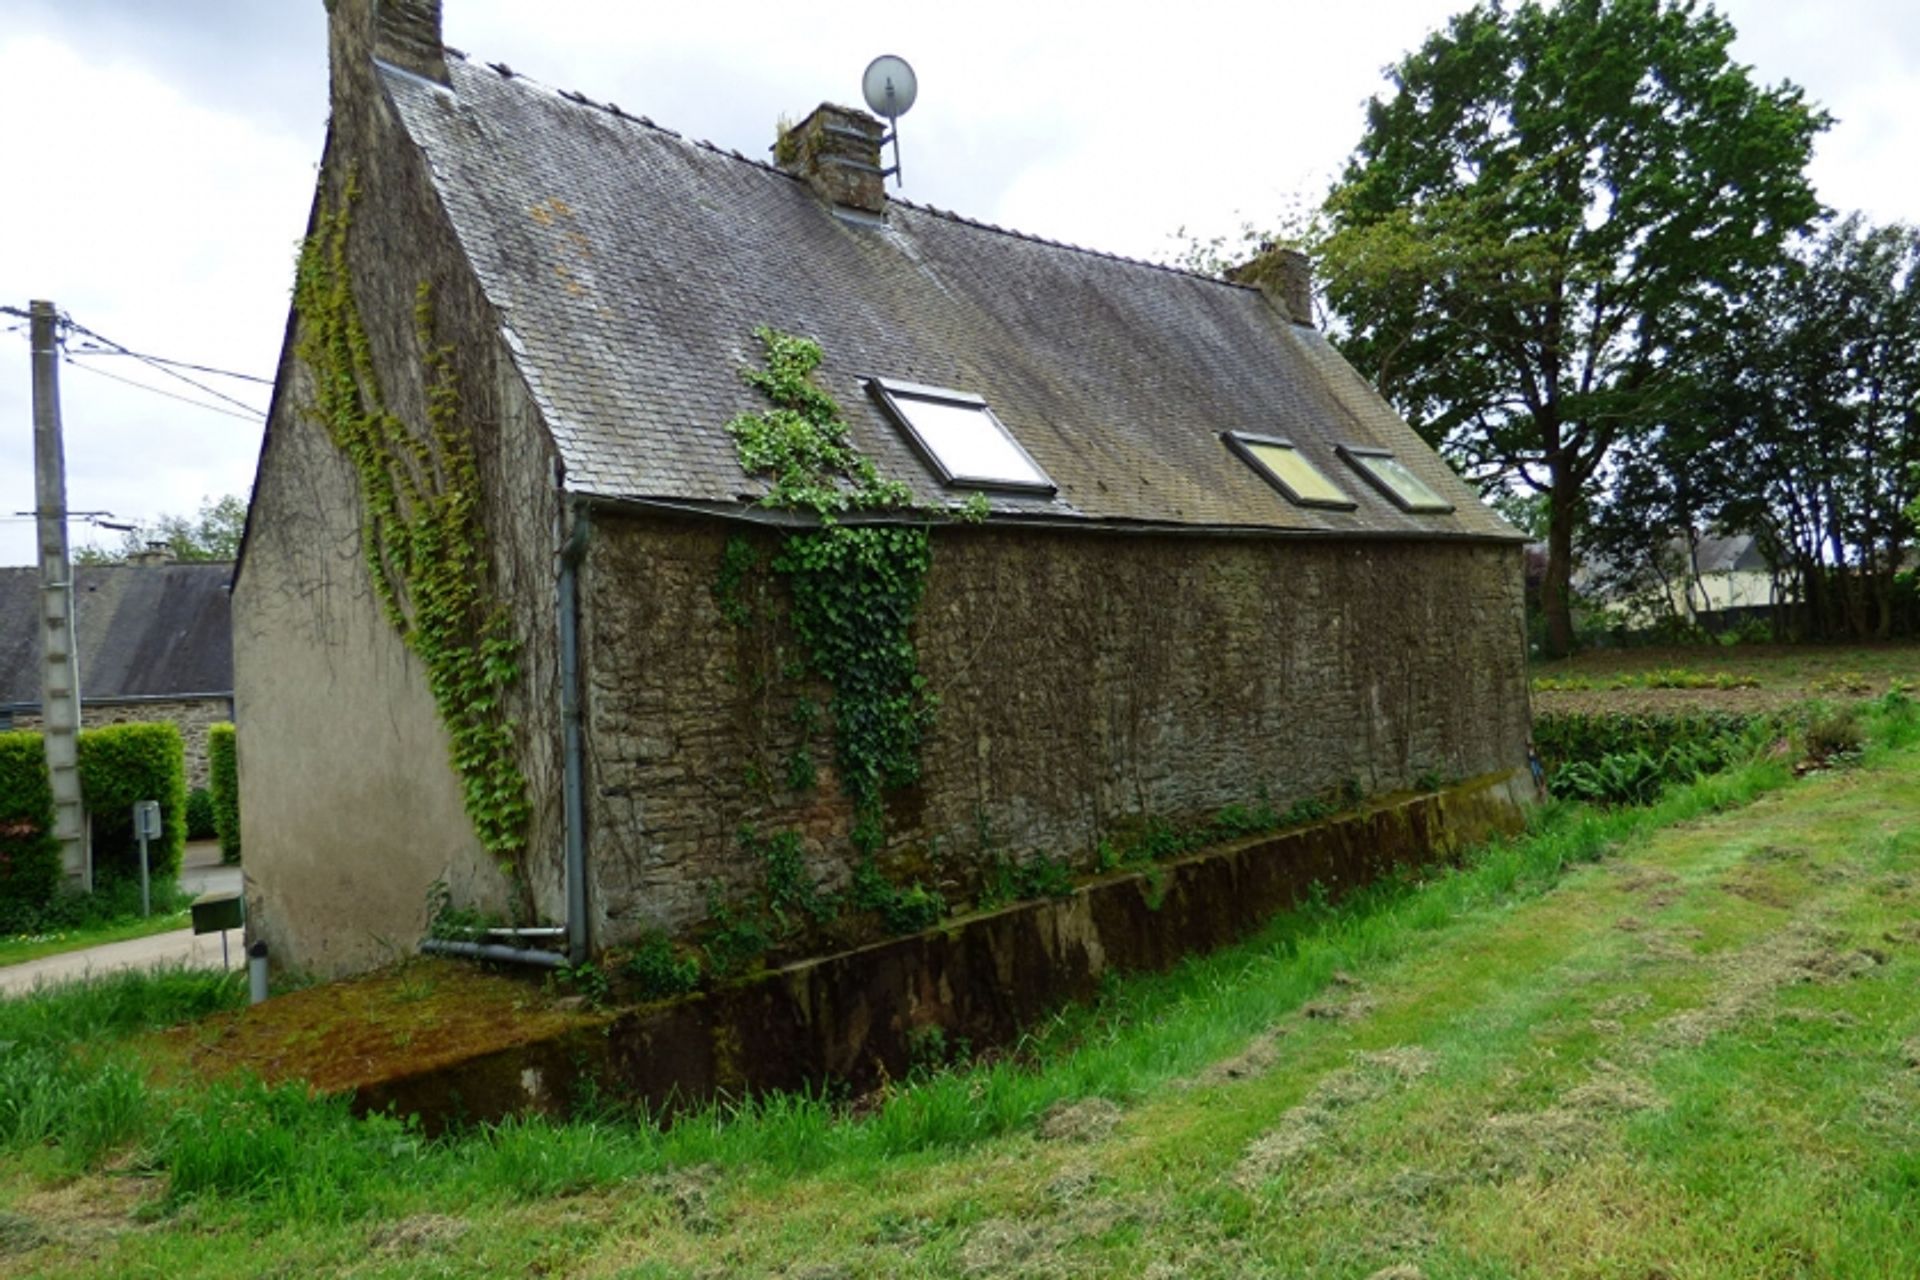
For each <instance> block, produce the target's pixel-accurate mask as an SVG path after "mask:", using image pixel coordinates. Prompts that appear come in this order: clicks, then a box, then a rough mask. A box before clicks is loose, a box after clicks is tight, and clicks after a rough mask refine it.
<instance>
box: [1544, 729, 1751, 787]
mask: <svg viewBox="0 0 1920 1280" xmlns="http://www.w3.org/2000/svg"><path fill="white" fill-rule="evenodd" d="M1776 728H1777V725H1776V723H1775V722H1774V721H1773V720H1771V719H1769V718H1767V717H1763V716H1749V715H1738V714H1728V713H1723V712H1708V713H1700V714H1691V715H1628V714H1619V713H1599V714H1585V713H1569V714H1556V715H1542V716H1536V717H1535V718H1534V722H1533V732H1534V744H1535V747H1536V748H1537V749H1538V751H1539V753H1540V759H1541V762H1542V763H1543V764H1545V765H1546V767H1547V772H1548V777H1549V783H1548V787H1549V790H1550V791H1551V792H1552V794H1553V795H1555V796H1557V797H1559V798H1561V799H1565V800H1583V801H1586V802H1588V803H1590V804H1600V805H1623V804H1651V803H1652V802H1653V801H1654V800H1655V799H1656V798H1657V797H1658V796H1659V794H1660V790H1661V788H1662V787H1664V786H1665V785H1666V784H1668V783H1670V782H1691V781H1693V780H1694V779H1695V778H1698V777H1701V776H1703V775H1705V774H1709V773H1714V772H1716V771H1718V770H1720V769H1722V768H1724V767H1726V766H1727V765H1729V764H1731V763H1733V761H1734V760H1736V759H1738V758H1740V757H1741V756H1742V755H1744V754H1747V753H1748V752H1749V751H1750V750H1752V749H1757V746H1758V743H1757V741H1756V739H1757V738H1758V737H1759V736H1760V735H1761V734H1762V733H1763V732H1772V731H1774V730H1775V729H1776Z"/></svg>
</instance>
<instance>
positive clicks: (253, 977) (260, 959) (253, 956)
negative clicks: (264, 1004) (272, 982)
mask: <svg viewBox="0 0 1920 1280" xmlns="http://www.w3.org/2000/svg"><path fill="white" fill-rule="evenodd" d="M269 994H270V993H269V992H268V990H267V944H266V943H265V942H264V941H263V942H256V943H254V944H253V945H252V946H250V947H248V948H247V1002H248V1003H249V1004H259V1003H260V1002H261V1001H263V1000H265V999H266V998H267V996H268V995H269Z"/></svg>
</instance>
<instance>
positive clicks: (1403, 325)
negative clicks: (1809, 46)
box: [1317, 0, 1827, 653]
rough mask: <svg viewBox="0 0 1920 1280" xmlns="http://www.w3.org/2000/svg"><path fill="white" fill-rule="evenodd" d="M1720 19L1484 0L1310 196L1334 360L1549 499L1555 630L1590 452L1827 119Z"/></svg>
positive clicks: (1802, 200) (1594, 455)
mask: <svg viewBox="0 0 1920 1280" xmlns="http://www.w3.org/2000/svg"><path fill="white" fill-rule="evenodd" d="M1733 34H1734V33H1733V28H1732V27H1731V26H1730V25H1729V24H1728V23H1727V21H1726V20H1725V19H1724V18H1722V17H1720V16H1719V15H1718V14H1716V13H1715V12H1713V10H1711V9H1710V8H1705V7H1702V6H1699V5H1696V4H1693V3H1690V2H1682V3H1671V2H1668V0H1562V2H1561V3H1558V4H1552V5H1546V4H1540V3H1535V2H1533V0H1528V2H1527V3H1522V4H1518V5H1513V6H1507V5H1504V4H1501V3H1497V2H1495V3H1484V4H1481V5H1479V6H1477V7H1475V8H1473V9H1471V10H1469V11H1467V12H1466V13H1463V14H1461V15H1459V16H1458V17H1456V18H1454V19H1453V20H1452V21H1451V22H1450V23H1449V24H1448V25H1447V27H1446V28H1445V29H1444V30H1442V31H1440V32H1438V33H1436V34H1435V35H1433V36H1432V37H1431V38H1430V39H1428V41H1427V42H1426V43H1425V44H1424V45H1423V46H1421V48H1420V49H1419V50H1417V51H1416V52H1414V53H1412V54H1410V55H1408V56H1407V57H1406V58H1405V59H1404V60H1403V61H1402V62H1400V64H1399V65H1398V66H1396V67H1394V68H1392V69H1391V70H1390V71H1389V80H1390V82H1391V90H1390V91H1389V92H1387V93H1384V94H1381V95H1379V96H1377V97H1375V98H1373V99H1372V100H1371V101H1370V102H1369V103H1368V104H1367V124H1366V131H1365V135H1364V136H1363V138H1362V139H1361V142H1360V145H1359V148H1358V149H1357V150H1356V152H1355V153H1354V156H1353V158H1352V159H1351V161H1350V162H1349V164H1348V166H1347V169H1346V171H1345V174H1344V175H1343V177H1342V179H1341V180H1340V182H1339V183H1338V184H1337V185H1336V187H1335V189H1334V190H1333V192H1332V194H1331V195H1330V196H1329V198H1328V201H1327V205H1326V209H1325V213H1326V224H1325V234H1324V235H1323V236H1322V237H1321V240H1320V243H1319V245H1318V246H1317V247H1318V248H1319V250H1320V256H1321V262H1322V270H1323V271H1324V273H1325V287H1326V294H1327V300H1328V303H1329V305H1330V306H1331V307H1332V309H1333V310H1334V312H1335V313H1336V315H1337V317H1338V318H1339V320H1340V322H1341V324H1342V325H1343V326H1344V329H1345V333H1344V335H1343V346H1344V348H1345V350H1346V351H1347V353H1348V355H1349V357H1350V358H1352V359H1353V360H1354V361H1355V363H1356V364H1357V365H1359V366H1360V367H1361V368H1362V369H1363V370H1364V371H1366V372H1367V373H1369V374H1371V375H1372V376H1373V377H1374V378H1375V379H1376V381H1377V382H1378V383H1379V385H1380V387H1381V389H1382V390H1383V391H1384V392H1385V393H1386V395H1387V396H1388V397H1389V398H1390V399H1391V400H1393V401H1394V403H1395V404H1396V405H1397V406H1398V407H1399V408H1400V409H1401V411H1402V412H1403V413H1404V414H1405V415H1406V416H1407V418H1408V419H1409V421H1411V422H1412V423H1413V424H1414V425H1415V426H1416V427H1417V428H1419V429H1420V430H1421V431H1422V432H1423V433H1424V434H1425V435H1426V436H1427V438H1428V439H1430V440H1432V441H1434V442H1435V443H1436V444H1439V445H1442V446H1443V447H1444V448H1446V450H1447V451H1448V452H1449V453H1450V454H1451V455H1452V456H1453V457H1454V458H1455V459H1456V460H1457V461H1459V462H1461V463H1462V464H1463V465H1464V466H1465V468H1466V469H1467V471H1468V473H1469V475H1470V476H1472V477H1474V478H1477V479H1480V480H1483V481H1491V480H1493V479H1494V478H1495V477H1496V476H1497V477H1499V478H1500V479H1501V480H1502V481H1503V482H1504V483H1507V484H1517V485H1519V486H1522V487H1523V488H1526V489H1530V490H1532V491H1535V492H1538V493H1540V494H1543V495H1544V496H1545V498H1546V500H1547V516H1548V518H1547V545H1548V558H1547V573H1546V580H1545V582H1544V584H1543V589H1542V604H1543V608H1544V609H1545V612H1546V615H1547V644H1548V648H1549V649H1550V650H1551V651H1552V652H1554V653H1564V652H1566V651H1567V650H1568V649H1569V648H1570V647H1571V645H1572V639H1573V628H1572V620H1571V613H1570V608H1569V599H1568V581H1569V577H1570V570H1571V565H1572V552H1573V545H1572V544H1573V533H1574V529H1575V527H1576V523H1577V521H1578V518H1579V515H1580V512H1581V508H1582V505H1583V503H1584V501H1585V499H1586V497H1587V496H1588V494H1589V492H1590V490H1591V488H1592V486H1593V484H1594V482H1595V477H1596V474H1597V473H1598V472H1599V470H1600V468H1601V467H1602V465H1603V464H1604V463H1605V461H1606V459H1607V457H1608V455H1609V454H1610V452H1611V451H1612V450H1613V449H1614V447H1615V446H1616V445H1617V444H1618V443H1619V442H1621V441H1622V440H1623V439H1626V438H1628V437H1630V436H1632V435H1634V434H1636V433H1638V432H1640V431H1643V430H1645V429H1648V428H1649V427H1652V426H1655V425H1657V424H1659V423H1660V422H1662V421H1663V419H1665V418H1666V417H1667V416H1668V415H1669V414H1670V413H1672V412H1674V411H1676V408H1677V404H1678V402H1679V401H1680V400H1681V399H1683V396H1682V394H1681V388H1682V384H1683V383H1684V376H1683V374H1684V370H1685V368H1686V367H1687V362H1688V360H1689V359H1690V354H1689V353H1690V350H1691V348H1692V347H1693V345H1694V344H1695V342H1696V341H1697V340H1698V339H1700V338H1701V337H1703V336H1705V335H1709V334H1711V333H1713V332H1714V330H1715V327H1716V325H1717V324H1718V323H1719V321H1720V318H1721V317H1722V316H1723V315H1724V313H1725V312H1726V310H1727V308H1728V306H1729V300H1730V299H1735V298H1738V297H1739V296H1740V295H1741V294H1742V293H1744V291H1745V290H1746V289H1747V288H1748V285H1749V282H1750V281H1751V280H1753V279H1754V278H1755V277H1756V276H1757V275H1758V274H1760V273H1762V272H1764V271H1765V270H1766V269H1767V268H1769V267H1770V266H1771V265H1773V264H1774V263H1775V262H1777V260H1778V258H1779V255H1780V252H1781V245H1782V243H1783V241H1784V240H1785V238H1786V237H1787V236H1788V235H1789V234H1791V233H1793V232H1795V231H1797V230H1799V229H1801V228H1804V227H1805V226H1807V225H1808V224H1809V223H1810V222H1811V221H1812V220H1813V218H1814V217H1815V216H1816V215H1817V214H1818V212H1819V204H1818V202H1817V201H1816V199H1815V198H1814V194H1813V190H1812V187H1811V186H1810V185H1809V184H1808V182H1807V179H1806V176H1805V168H1806V163H1807V159H1808V156H1809V154H1810V152H1811V149H1812V144H1813V139H1814V137H1815V135H1816V134H1817V133H1818V132H1819V131H1820V130H1821V129H1822V128H1824V127H1825V125H1826V122H1827V121H1826V117H1825V116H1824V115H1823V114H1822V113H1820V112H1819V111H1817V110H1815V109H1814V108H1812V107H1811V106H1809V105H1808V103H1807V102H1806V101H1805V98H1804V96H1803V95H1802V93H1801V91H1800V90H1799V89H1798V88H1796V87H1794V86H1793V85H1791V84H1782V85H1779V86H1775V87H1771V88H1768V87H1764V86H1762V85H1760V84H1757V83H1756V82H1755V80H1754V78H1753V76H1752V75H1751V73H1750V72H1749V70H1748V69H1747V68H1745V67H1743V66H1741V65H1739V64H1738V63H1735V62H1734V61H1732V59H1731V58H1730V57H1729V55H1728V46H1729V44H1730V43H1731V41H1732V39H1733Z"/></svg>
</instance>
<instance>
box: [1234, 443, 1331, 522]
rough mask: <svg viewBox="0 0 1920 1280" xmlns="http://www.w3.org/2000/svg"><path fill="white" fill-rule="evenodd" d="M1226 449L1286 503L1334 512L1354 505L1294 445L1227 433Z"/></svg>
mask: <svg viewBox="0 0 1920 1280" xmlns="http://www.w3.org/2000/svg"><path fill="white" fill-rule="evenodd" d="M1222 438H1223V439H1224V440H1226V442H1227V447H1228V448H1230V449H1232V450H1233V451H1234V452H1235V453H1237V454H1239V455H1240V456H1241V458H1243V459H1244V460H1245V461H1246V463H1247V465H1248V466H1250V467H1252V468H1253V469H1254V470H1255V471H1256V472H1258V473H1259V474H1260V477H1261V479H1263V480H1265V481H1266V482H1267V483H1268V484H1270V485H1272V486H1273V487H1274V488H1276V489H1278V490H1279V491H1280V492H1281V493H1282V494H1283V495H1285V497H1286V499H1287V501H1289V502H1291V503H1293V504H1294V505H1296V506H1301V507H1326V508H1328V509H1329V510H1333V511H1351V510H1353V508H1354V501H1353V499H1352V498H1349V497H1348V496H1347V494H1346V491H1345V490H1344V489H1342V488H1341V487H1340V486H1339V485H1337V484H1335V483H1334V482H1333V481H1331V480H1329V479H1327V477H1326V476H1325V475H1324V474H1322V473H1321V470H1320V468H1318V467H1316V466H1314V465H1313V463H1312V462H1310V461H1308V459H1307V457H1306V455H1305V454H1303V453H1301V452H1300V451H1299V450H1298V449H1296V448H1294V447H1293V442H1292V441H1289V440H1280V439H1277V438H1275V437H1273V436H1255V435H1248V434H1247V433H1246V432H1244V431H1229V432H1227V433H1226V435H1225V436H1224V437H1222Z"/></svg>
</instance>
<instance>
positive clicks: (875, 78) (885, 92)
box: [860, 53, 920, 121]
mask: <svg viewBox="0 0 1920 1280" xmlns="http://www.w3.org/2000/svg"><path fill="white" fill-rule="evenodd" d="M860 91H861V92H862V93H863V94H865V95H866V99H867V106H868V107H869V108H870V109H871V110H872V111H873V114H875V115H877V116H884V117H885V118H886V119H887V120H889V121H894V120H898V119H899V118H900V117H901V116H903V115H905V114H907V112H908V111H909V110H911V109H912V107H913V99H914V96H915V95H916V94H917V93H919V91H920V82H919V81H918V80H917V79H915V78H914V74H913V68H912V67H910V66H908V65H907V60H906V59H905V58H897V57H895V56H894V55H893V54H891V53H883V54H881V55H880V56H879V57H877V58H875V59H874V60H873V61H872V62H869V63H868V64H867V70H866V74H865V75H863V76H861V77H860Z"/></svg>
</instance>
